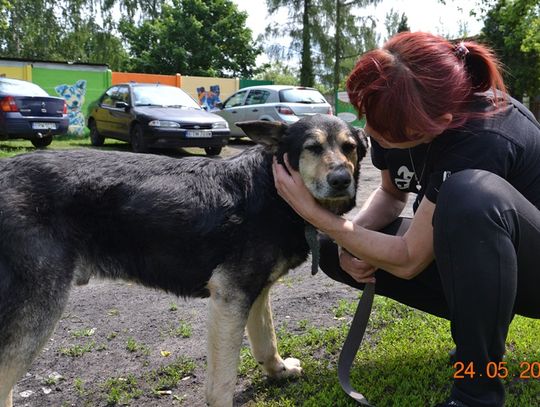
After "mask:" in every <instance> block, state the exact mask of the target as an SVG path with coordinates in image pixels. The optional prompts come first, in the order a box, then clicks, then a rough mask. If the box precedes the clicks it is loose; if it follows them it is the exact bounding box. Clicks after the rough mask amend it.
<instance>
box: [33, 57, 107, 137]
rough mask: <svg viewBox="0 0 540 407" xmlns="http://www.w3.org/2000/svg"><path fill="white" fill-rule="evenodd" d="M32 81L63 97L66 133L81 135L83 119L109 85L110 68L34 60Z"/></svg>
mask: <svg viewBox="0 0 540 407" xmlns="http://www.w3.org/2000/svg"><path fill="white" fill-rule="evenodd" d="M32 82H34V83H36V84H38V85H40V86H41V87H42V88H43V89H45V90H46V91H47V92H48V93H49V94H50V95H51V96H60V97H64V99H66V103H67V105H68V112H69V118H70V126H69V131H68V134H69V135H72V136H84V135H86V134H87V133H88V129H87V128H86V127H85V125H86V122H85V120H86V117H87V116H88V112H89V107H90V105H91V103H92V102H94V101H96V100H97V99H98V98H99V97H100V96H101V94H102V93H103V92H104V91H105V89H107V88H108V87H109V86H110V84H111V71H110V70H109V69H108V68H107V67H106V66H105V65H103V66H101V65H95V66H94V65H82V64H80V65H78V64H73V65H67V64H55V63H33V68H32Z"/></svg>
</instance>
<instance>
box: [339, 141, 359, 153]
mask: <svg viewBox="0 0 540 407" xmlns="http://www.w3.org/2000/svg"><path fill="white" fill-rule="evenodd" d="M341 149H342V150H343V152H344V153H345V154H349V153H352V152H353V151H354V150H356V144H354V143H350V142H349V143H343V145H342V146H341Z"/></svg>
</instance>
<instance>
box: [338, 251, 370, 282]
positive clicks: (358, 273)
mask: <svg viewBox="0 0 540 407" xmlns="http://www.w3.org/2000/svg"><path fill="white" fill-rule="evenodd" d="M338 250H339V251H338V253H339V264H340V266H341V268H342V269H343V270H345V271H346V272H347V273H348V274H349V275H350V276H351V277H352V278H354V279H355V280H356V281H358V282H359V283H375V276H374V275H373V274H374V273H375V270H377V268H376V267H375V266H372V265H371V264H368V263H366V262H365V261H364V260H362V259H359V258H357V257H355V256H353V255H352V254H350V253H349V252H348V251H347V250H346V249H344V248H342V247H339V249H338Z"/></svg>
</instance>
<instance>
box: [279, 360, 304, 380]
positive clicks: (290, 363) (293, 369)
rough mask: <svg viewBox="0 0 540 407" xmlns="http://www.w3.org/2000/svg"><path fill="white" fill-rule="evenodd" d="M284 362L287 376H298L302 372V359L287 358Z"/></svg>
mask: <svg viewBox="0 0 540 407" xmlns="http://www.w3.org/2000/svg"><path fill="white" fill-rule="evenodd" d="M283 364H284V365H285V372H286V376H285V377H298V376H300V375H301V374H302V367H301V366H300V364H301V363H300V360H298V359H296V358H287V359H285V360H284V361H283Z"/></svg>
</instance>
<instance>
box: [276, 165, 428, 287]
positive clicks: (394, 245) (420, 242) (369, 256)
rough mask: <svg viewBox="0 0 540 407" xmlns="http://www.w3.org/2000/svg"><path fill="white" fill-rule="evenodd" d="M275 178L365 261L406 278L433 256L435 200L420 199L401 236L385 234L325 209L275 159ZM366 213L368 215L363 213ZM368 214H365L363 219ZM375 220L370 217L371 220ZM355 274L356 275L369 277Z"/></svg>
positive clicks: (298, 206) (313, 219)
mask: <svg viewBox="0 0 540 407" xmlns="http://www.w3.org/2000/svg"><path fill="white" fill-rule="evenodd" d="M273 170H274V180H275V184H276V188H277V190H278V193H279V194H280V196H282V197H283V199H285V201H287V202H288V203H289V205H291V206H292V208H293V209H294V210H295V211H296V212H297V213H298V214H299V215H300V216H302V217H303V218H304V219H306V220H307V221H308V222H309V223H311V224H312V225H314V226H315V227H316V228H318V229H319V230H321V231H322V232H324V233H326V234H328V235H329V236H330V237H332V238H333V239H334V240H335V241H336V243H337V244H338V245H340V246H342V247H343V248H345V249H346V250H347V251H349V252H350V253H351V254H352V255H354V256H355V257H357V258H359V259H362V260H363V261H364V262H366V263H368V264H370V265H372V266H375V267H377V268H381V269H383V270H386V271H388V272H389V273H392V274H394V275H395V276H397V277H401V278H405V279H409V278H413V277H414V276H416V275H417V274H418V273H420V272H421V271H422V270H423V269H424V268H425V267H426V266H427V265H428V264H429V263H430V262H431V261H432V260H433V229H432V226H431V219H432V217H433V212H434V209H435V204H433V203H431V202H430V201H428V200H427V199H423V200H422V202H421V204H420V206H419V207H418V210H417V212H416V214H415V217H414V219H413V221H412V223H411V226H410V227H409V230H408V231H407V232H406V233H405V235H404V236H391V235H385V234H383V233H380V232H375V231H372V230H369V229H366V228H365V227H362V226H359V225H358V224H356V223H355V222H353V221H350V220H346V219H343V218H342V217H340V216H337V215H335V214H333V213H332V212H330V211H327V210H326V209H324V208H323V207H322V206H320V205H319V204H318V203H317V202H316V201H315V199H314V198H313V197H312V196H311V194H310V193H309V191H308V190H307V188H306V186H305V185H304V183H303V181H302V178H301V177H300V174H299V173H298V172H296V171H294V170H292V169H290V168H289V171H290V174H291V175H289V174H288V173H287V171H286V170H285V169H284V168H283V166H282V165H279V164H277V163H274V167H273ZM365 216H367V215H365ZM368 219H369V218H368V217H366V220H368ZM373 221H375V220H374V219H372V222H373ZM370 274H371V273H368V274H366V275H365V276H354V277H355V278H356V279H358V278H360V279H361V278H365V277H369V276H370Z"/></svg>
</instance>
